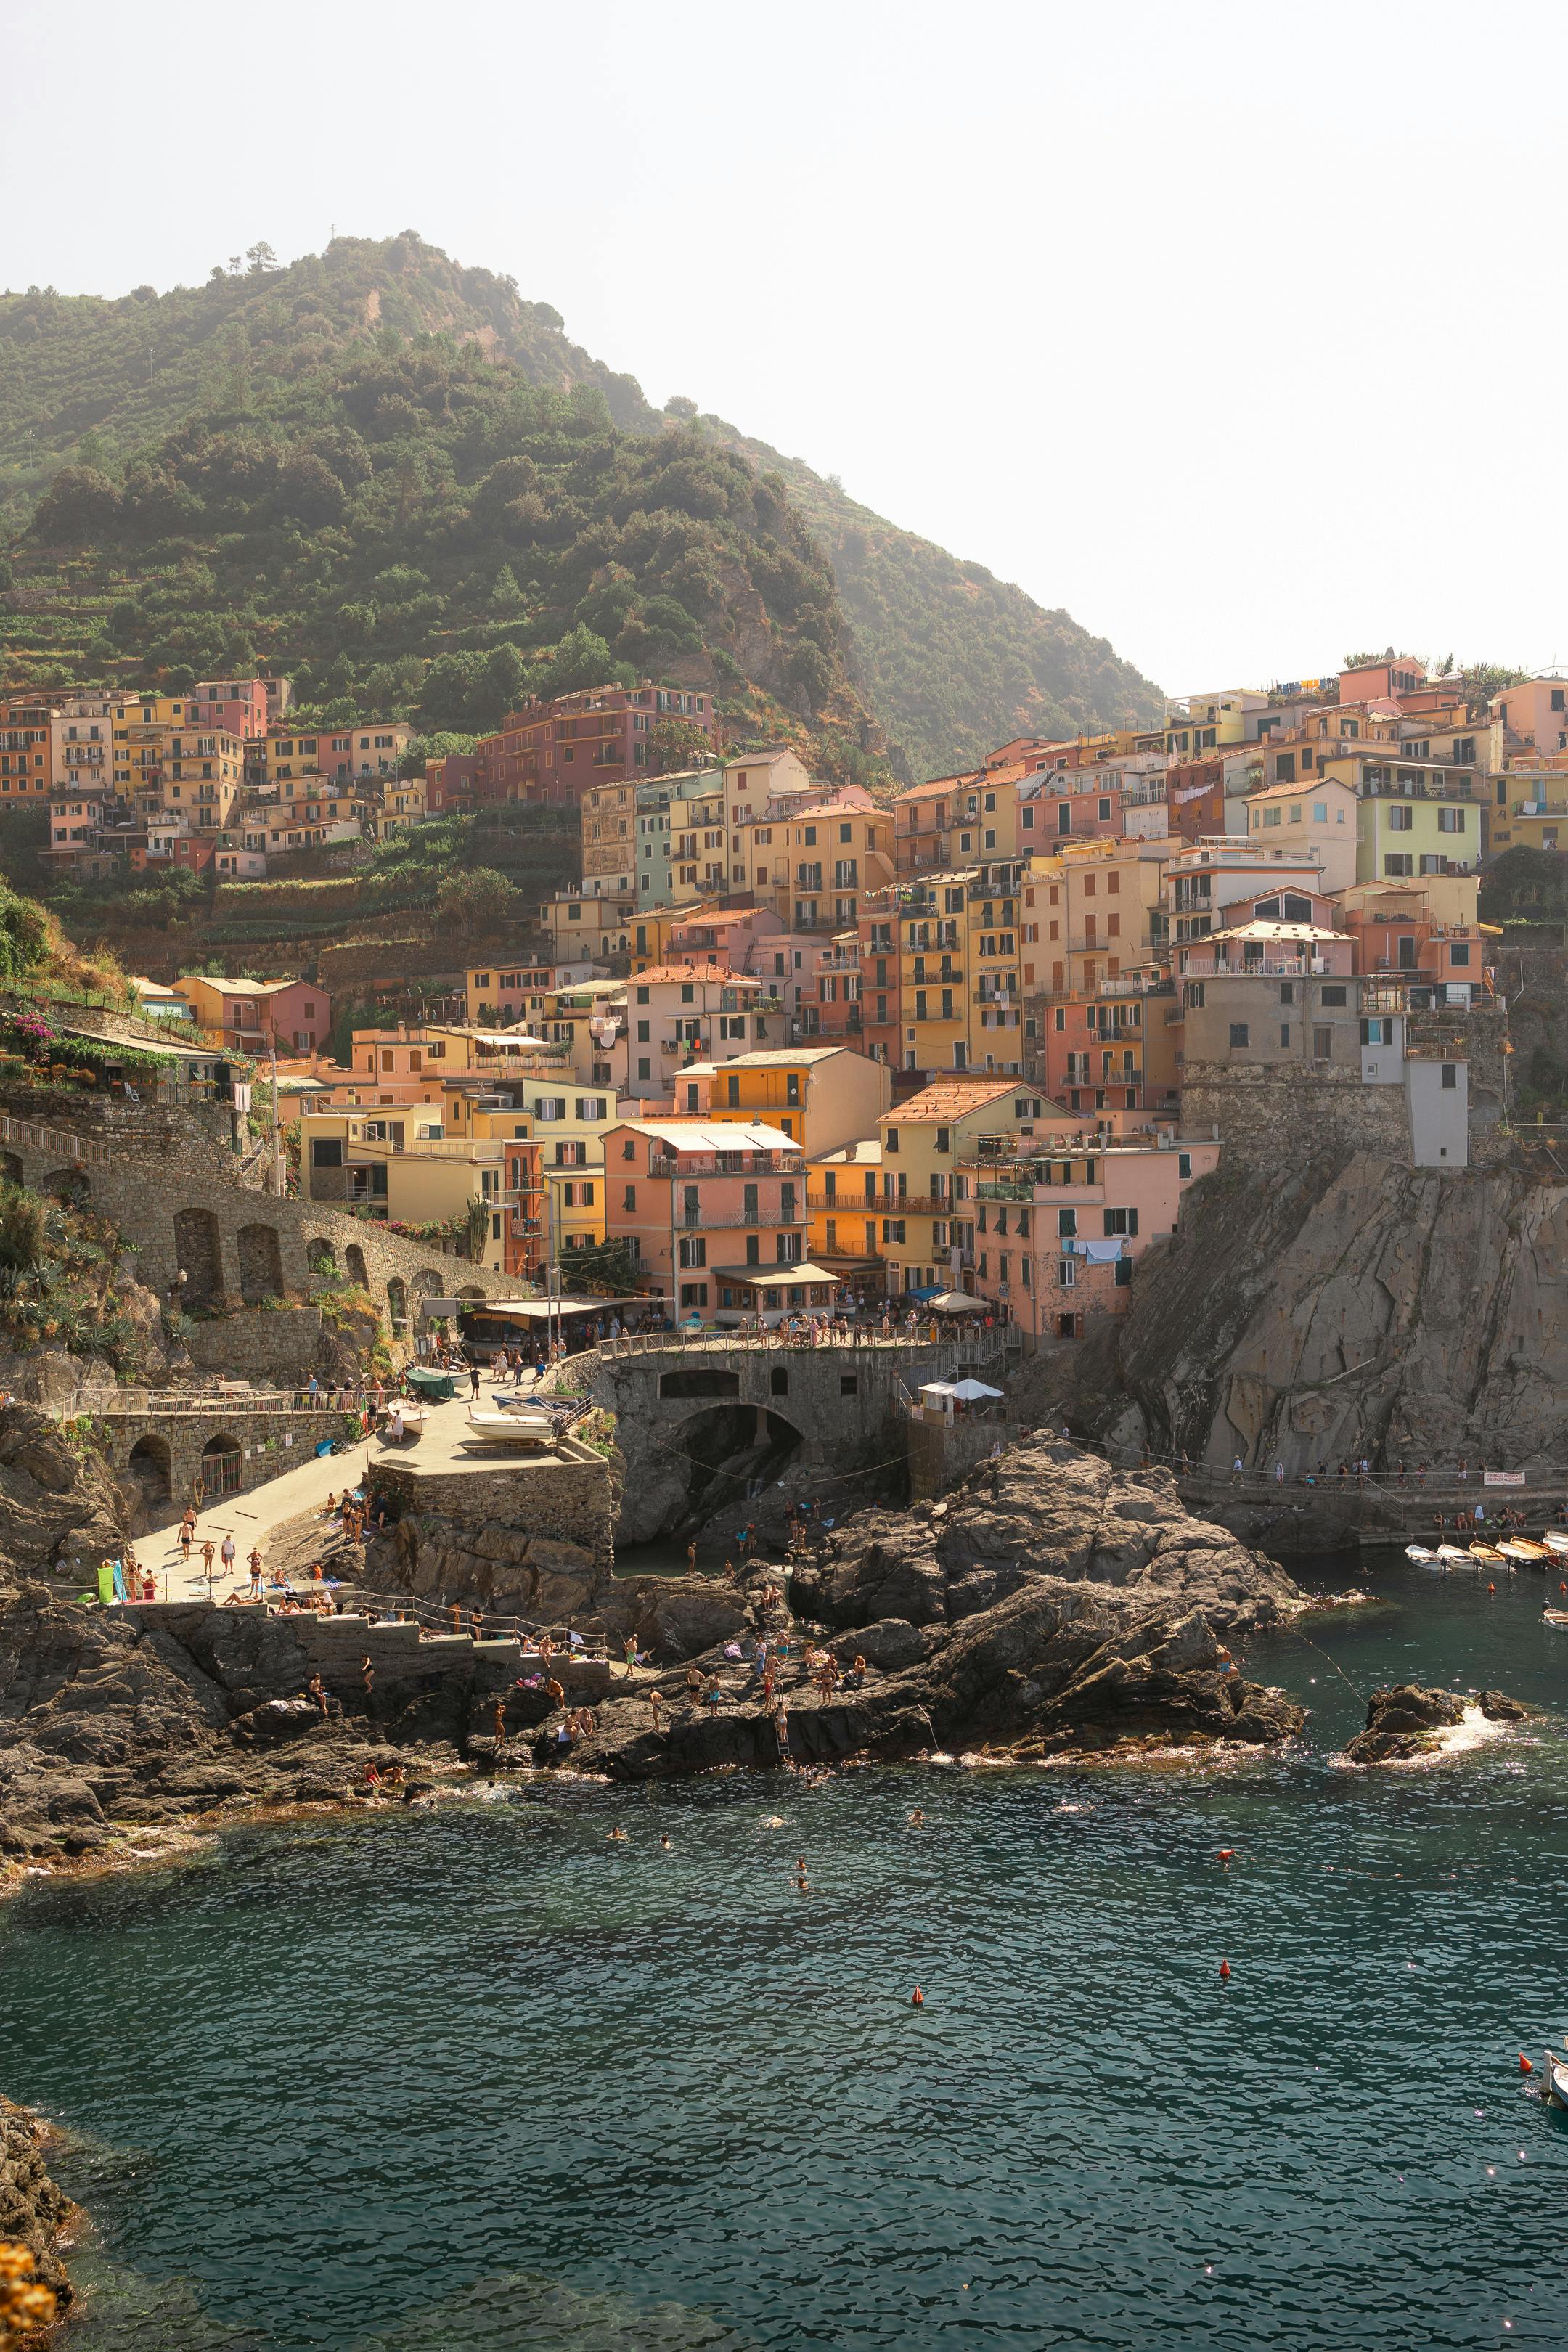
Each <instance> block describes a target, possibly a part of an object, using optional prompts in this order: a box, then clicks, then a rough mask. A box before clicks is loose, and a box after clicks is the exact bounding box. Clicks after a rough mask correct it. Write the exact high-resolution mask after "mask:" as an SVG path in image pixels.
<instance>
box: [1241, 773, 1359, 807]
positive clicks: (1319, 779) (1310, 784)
mask: <svg viewBox="0 0 1568 2352" xmlns="http://www.w3.org/2000/svg"><path fill="white" fill-rule="evenodd" d="M1319 784H1337V785H1338V786H1339V789H1340V791H1341V792H1342V793H1348V792H1349V791H1350V789H1351V788H1350V786H1349V784H1347V783H1345V782H1343V780H1342V778H1341V777H1339V776H1320V775H1319V773H1318V772H1317V770H1316V769H1315V768H1309V769H1308V771H1307V772H1306V774H1305V775H1304V776H1303V777H1302V778H1301V779H1300V782H1299V783H1294V784H1266V785H1264V786H1263V787H1262V789H1261V790H1260V791H1258V792H1256V793H1244V794H1243V798H1244V799H1246V800H1249V801H1277V800H1279V799H1281V798H1282V797H1283V796H1284V795H1285V794H1286V793H1310V792H1311V791H1313V790H1314V789H1315V788H1316V786H1317V785H1319Z"/></svg>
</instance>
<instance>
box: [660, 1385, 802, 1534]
mask: <svg viewBox="0 0 1568 2352" xmlns="http://www.w3.org/2000/svg"><path fill="white" fill-rule="evenodd" d="M673 1442H674V1444H675V1446H676V1447H677V1448H678V1449H679V1452H680V1453H682V1454H685V1456H686V1457H687V1473H686V1511H687V1515H688V1520H689V1523H695V1522H696V1521H698V1520H700V1519H704V1518H708V1517H710V1516H711V1514H712V1513H713V1512H715V1511H717V1510H720V1509H722V1508H723V1507H725V1506H726V1505H728V1504H731V1503H735V1502H739V1501H741V1500H742V1499H743V1497H744V1496H745V1495H746V1492H747V1489H748V1488H749V1487H750V1486H751V1485H752V1481H753V1480H758V1479H760V1480H765V1481H769V1482H772V1481H773V1480H775V1479H777V1478H778V1477H780V1476H781V1475H783V1472H784V1467H785V1465H787V1464H788V1462H789V1461H790V1459H791V1457H792V1456H793V1455H794V1454H797V1453H798V1452H799V1450H800V1448H801V1446H802V1445H803V1444H805V1439H804V1437H803V1436H802V1434H801V1432H800V1431H799V1430H798V1429H796V1428H795V1424H794V1423H793V1422H788V1421H785V1420H784V1416H783V1415H782V1413H776V1412H771V1411H770V1410H769V1409H768V1408H767V1406H765V1405H759V1404H742V1403H739V1402H737V1403H734V1404H710V1405H709V1406H707V1407H706V1408H705V1409H704V1410H703V1411H702V1412H694V1413H692V1414H691V1415H690V1417H689V1419H688V1420H686V1421H683V1422H682V1423H680V1426H679V1431H678V1432H677V1433H676V1436H675V1439H674V1441H673ZM671 1532H674V1530H671Z"/></svg>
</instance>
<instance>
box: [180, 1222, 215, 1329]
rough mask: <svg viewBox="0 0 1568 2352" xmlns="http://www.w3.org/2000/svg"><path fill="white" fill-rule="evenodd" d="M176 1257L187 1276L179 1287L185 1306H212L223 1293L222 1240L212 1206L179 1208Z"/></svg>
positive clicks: (182, 1303)
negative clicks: (208, 1207) (209, 1207)
mask: <svg viewBox="0 0 1568 2352" xmlns="http://www.w3.org/2000/svg"><path fill="white" fill-rule="evenodd" d="M174 1259H175V1263H176V1264H177V1265H178V1266H179V1269H180V1271H181V1273H182V1274H183V1275H184V1277H185V1279H184V1283H183V1284H182V1286H181V1289H180V1304H181V1305H182V1306H183V1307H209V1306H216V1305H217V1304H218V1303H220V1302H221V1300H222V1298H223V1296H224V1281H223V1243H222V1240H221V1237H220V1235H219V1233H218V1222H217V1218H216V1215H215V1214H214V1213H213V1212H212V1210H211V1209H176V1210H175V1212H174Z"/></svg>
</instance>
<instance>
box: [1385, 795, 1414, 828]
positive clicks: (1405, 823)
mask: <svg viewBox="0 0 1568 2352" xmlns="http://www.w3.org/2000/svg"><path fill="white" fill-rule="evenodd" d="M1388 830H1389V831H1390V833H1413V832H1414V831H1415V810H1414V809H1413V808H1404V807H1402V806H1401V805H1400V803H1398V802H1397V801H1395V803H1394V806H1393V807H1392V808H1391V809H1390V810H1389V812H1388Z"/></svg>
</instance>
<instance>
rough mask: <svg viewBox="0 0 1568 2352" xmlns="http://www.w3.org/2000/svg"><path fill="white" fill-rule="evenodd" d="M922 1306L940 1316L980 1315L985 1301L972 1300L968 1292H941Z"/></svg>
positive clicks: (925, 1301) (980, 1299) (924, 1301)
mask: <svg viewBox="0 0 1568 2352" xmlns="http://www.w3.org/2000/svg"><path fill="white" fill-rule="evenodd" d="M922 1304H923V1305H924V1306H926V1307H931V1309H932V1310H933V1312H934V1313H936V1314H938V1315H978V1314H979V1313H980V1311H981V1308H982V1307H984V1304H985V1301H984V1299H983V1298H971V1297H970V1295H969V1293H968V1291H967V1290H939V1291H938V1292H937V1295H936V1297H934V1298H927V1299H925V1300H923V1301H922Z"/></svg>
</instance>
